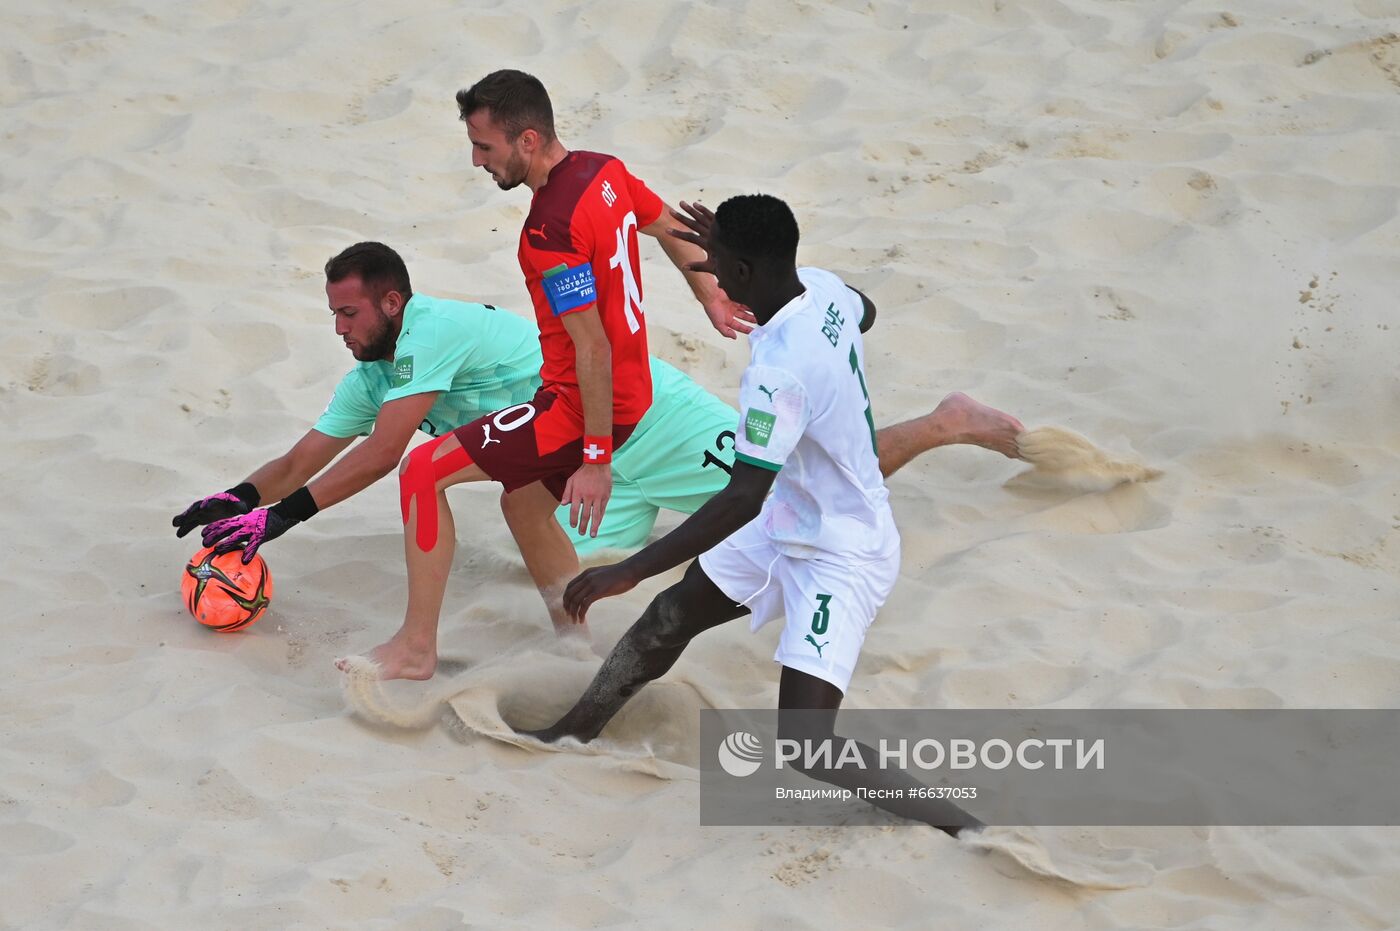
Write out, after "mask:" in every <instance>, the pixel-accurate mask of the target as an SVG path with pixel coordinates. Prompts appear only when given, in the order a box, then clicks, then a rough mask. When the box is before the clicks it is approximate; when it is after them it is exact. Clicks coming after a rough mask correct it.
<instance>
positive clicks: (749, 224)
mask: <svg viewBox="0 0 1400 931" xmlns="http://www.w3.org/2000/svg"><path fill="white" fill-rule="evenodd" d="M715 223H716V225H717V226H718V227H719V238H720V241H721V242H723V243H724V244H725V246H727V247H728V248H729V249H730V251H732V252H733V253H734V254H735V255H736V256H739V257H740V258H745V259H750V260H753V259H761V260H767V261H771V262H795V261H796V260H797V237H798V233H797V218H796V217H794V216H793V215H792V210H791V208H789V207H788V205H787V204H785V203H783V202H782V201H781V200H779V199H778V198H776V197H774V196H773V195H771V194H740V195H738V196H737V197H731V198H729V199H728V200H726V201H725V202H724V203H722V204H720V205H719V209H718V210H716V211H715Z"/></svg>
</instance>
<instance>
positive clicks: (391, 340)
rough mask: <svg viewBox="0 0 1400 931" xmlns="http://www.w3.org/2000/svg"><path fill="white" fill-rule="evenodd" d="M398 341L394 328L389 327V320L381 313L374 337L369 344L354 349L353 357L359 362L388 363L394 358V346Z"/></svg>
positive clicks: (362, 344)
mask: <svg viewBox="0 0 1400 931" xmlns="http://www.w3.org/2000/svg"><path fill="white" fill-rule="evenodd" d="M397 341H398V339H397V336H396V334H395V333H394V331H393V328H392V327H390V326H389V318H388V317H386V316H385V315H384V314H383V312H379V325H378V326H377V327H375V330H374V335H373V336H372V337H371V338H370V341H369V342H367V343H361V344H360V346H359V348H357V349H352V350H351V355H353V356H354V357H355V360H356V361H357V362H380V361H384V362H387V361H389V360H390V359H392V358H393V357H394V344H395V343H396V342H397Z"/></svg>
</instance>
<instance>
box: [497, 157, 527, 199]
mask: <svg viewBox="0 0 1400 931" xmlns="http://www.w3.org/2000/svg"><path fill="white" fill-rule="evenodd" d="M529 171H530V165H529V163H528V162H526V161H525V156H523V155H521V154H520V153H519V152H515V151H512V152H511V153H510V158H508V159H506V167H505V168H503V169H501V174H500V176H499V177H498V178H497V179H496V187H498V188H500V189H501V190H503V191H509V190H511V189H512V188H517V187H519V186H520V185H521V184H522V183H523V182H524V181H525V176H526V175H527V174H529Z"/></svg>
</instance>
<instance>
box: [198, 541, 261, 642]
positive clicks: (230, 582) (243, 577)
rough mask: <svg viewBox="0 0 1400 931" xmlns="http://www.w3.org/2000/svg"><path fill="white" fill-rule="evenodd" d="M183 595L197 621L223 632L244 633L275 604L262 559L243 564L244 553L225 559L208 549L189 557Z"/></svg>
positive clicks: (224, 556)
mask: <svg viewBox="0 0 1400 931" xmlns="http://www.w3.org/2000/svg"><path fill="white" fill-rule="evenodd" d="M180 594H181V595H183V596H184V598H185V607H187V608H189V609H190V613H191V614H193V615H194V619H195V620H197V621H199V623H201V624H203V625H204V626H205V627H209V628H212V629H213V630H217V631H219V632H220V633H229V632H231V631H235V630H242V629H243V628H245V627H247V626H248V625H250V624H252V623H253V622H254V621H256V620H257V619H258V618H260V617H262V615H263V612H264V611H266V610H267V606H268V604H269V603H271V601H272V573H271V572H269V571H268V569H267V563H265V562H263V558H262V557H261V556H254V557H253V561H252V562H250V563H248V565H246V566H245V565H243V553H242V552H241V551H239V550H234V551H233V552H231V553H224V554H223V555H222V556H215V555H214V548H213V547H212V546H206V547H205V548H204V549H202V550H200V551H199V552H198V553H195V554H194V556H193V557H191V558H190V561H189V564H188V565H186V566H185V574H184V576H183V577H182V578H181V579H180Z"/></svg>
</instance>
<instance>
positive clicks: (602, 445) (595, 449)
mask: <svg viewBox="0 0 1400 931" xmlns="http://www.w3.org/2000/svg"><path fill="white" fill-rule="evenodd" d="M583 461H584V463H585V464H586V465H598V464H600V463H604V462H612V437H610V436H585V437H584V438H583Z"/></svg>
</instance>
